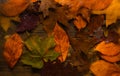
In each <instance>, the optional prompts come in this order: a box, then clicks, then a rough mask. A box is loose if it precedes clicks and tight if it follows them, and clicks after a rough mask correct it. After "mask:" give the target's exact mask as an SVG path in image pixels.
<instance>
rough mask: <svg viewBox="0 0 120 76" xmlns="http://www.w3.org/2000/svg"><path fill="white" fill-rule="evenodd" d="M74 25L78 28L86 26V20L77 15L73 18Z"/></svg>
mask: <svg viewBox="0 0 120 76" xmlns="http://www.w3.org/2000/svg"><path fill="white" fill-rule="evenodd" d="M74 25H75V26H76V27H77V29H78V30H80V29H82V28H84V27H85V26H86V22H85V21H84V20H83V19H82V18H81V16H77V17H76V19H75V20H74Z"/></svg>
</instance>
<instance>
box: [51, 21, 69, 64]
mask: <svg viewBox="0 0 120 76" xmlns="http://www.w3.org/2000/svg"><path fill="white" fill-rule="evenodd" d="M53 35H54V39H55V42H56V47H55V51H57V52H59V53H60V54H61V55H60V56H59V58H58V59H59V60H60V61H61V62H64V61H65V60H66V57H67V55H68V51H69V47H70V44H69V39H68V36H67V34H66V32H65V31H64V30H63V29H62V28H61V27H60V26H59V24H58V23H56V25H55V28H54V31H53Z"/></svg>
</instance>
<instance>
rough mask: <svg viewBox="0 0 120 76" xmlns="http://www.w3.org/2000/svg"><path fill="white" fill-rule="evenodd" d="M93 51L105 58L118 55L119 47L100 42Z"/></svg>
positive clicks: (111, 43) (110, 43)
mask: <svg viewBox="0 0 120 76" xmlns="http://www.w3.org/2000/svg"><path fill="white" fill-rule="evenodd" d="M95 50H97V51H98V52H100V53H102V54H103V55H107V56H114V55H117V54H118V53H120V45H119V44H115V43H113V42H109V43H106V42H105V41H102V42H100V43H99V44H98V45H97V46H96V48H95Z"/></svg>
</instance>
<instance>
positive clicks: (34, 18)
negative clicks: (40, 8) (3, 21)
mask: <svg viewBox="0 0 120 76" xmlns="http://www.w3.org/2000/svg"><path fill="white" fill-rule="evenodd" d="M20 20H21V22H20V24H19V25H18V27H17V30H16V31H17V32H24V31H31V30H33V29H34V28H35V27H36V26H37V24H38V21H39V16H38V15H36V14H34V13H29V12H25V13H23V14H22V15H21V17H20Z"/></svg>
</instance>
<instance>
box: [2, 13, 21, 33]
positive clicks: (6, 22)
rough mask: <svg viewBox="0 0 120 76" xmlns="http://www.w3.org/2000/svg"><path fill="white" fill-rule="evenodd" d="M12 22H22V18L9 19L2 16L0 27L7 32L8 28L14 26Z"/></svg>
mask: <svg viewBox="0 0 120 76" xmlns="http://www.w3.org/2000/svg"><path fill="white" fill-rule="evenodd" d="M11 20H14V21H17V22H20V18H19V17H18V16H15V17H7V16H3V15H0V25H1V27H2V28H3V29H4V30H5V31H7V30H8V28H9V27H10V26H11V25H12V23H11Z"/></svg>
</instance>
